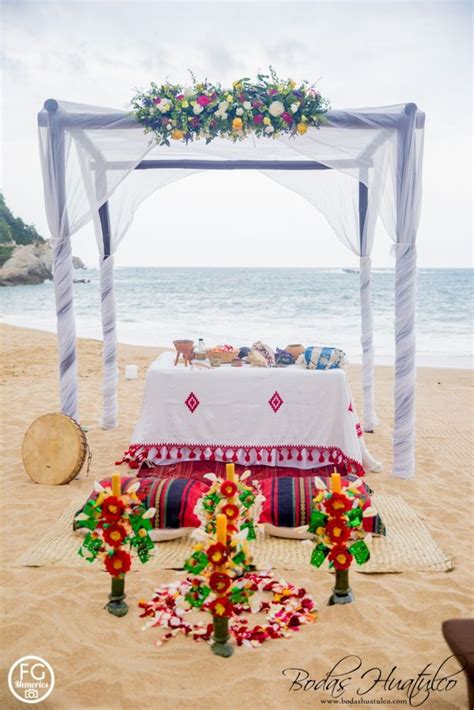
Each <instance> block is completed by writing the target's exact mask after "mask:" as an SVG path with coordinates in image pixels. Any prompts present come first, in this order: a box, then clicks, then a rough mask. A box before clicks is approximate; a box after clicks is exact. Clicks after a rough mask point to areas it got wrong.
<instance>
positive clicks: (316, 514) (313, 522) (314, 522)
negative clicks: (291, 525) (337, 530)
mask: <svg viewBox="0 0 474 710" xmlns="http://www.w3.org/2000/svg"><path fill="white" fill-rule="evenodd" d="M327 519H328V516H327V515H326V514H325V513H322V512H321V511H320V510H318V509H317V508H313V510H312V511H311V518H310V521H309V527H308V530H309V532H310V533H315V532H316V530H317V529H318V528H323V527H324V526H325V525H326V521H327Z"/></svg>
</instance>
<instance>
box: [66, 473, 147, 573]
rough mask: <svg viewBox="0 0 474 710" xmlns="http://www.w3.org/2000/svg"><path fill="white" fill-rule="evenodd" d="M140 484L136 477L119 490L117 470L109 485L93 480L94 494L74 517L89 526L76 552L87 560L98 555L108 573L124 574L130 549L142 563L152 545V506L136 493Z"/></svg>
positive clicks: (127, 566)
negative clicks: (135, 481) (123, 490)
mask: <svg viewBox="0 0 474 710" xmlns="http://www.w3.org/2000/svg"><path fill="white" fill-rule="evenodd" d="M139 487H140V482H139V481H137V483H136V484H134V485H132V486H130V487H129V488H128V490H127V491H126V492H125V493H122V492H121V488H120V474H113V476H112V483H111V487H104V486H102V485H101V484H100V483H98V482H96V483H95V484H94V490H95V491H96V492H97V493H98V495H97V498H95V499H94V498H91V499H89V500H88V501H87V503H86V504H85V505H84V507H83V509H82V512H81V513H79V514H78V515H77V516H76V518H75V520H76V526H77V527H78V528H86V529H88V530H89V532H88V533H87V535H86V537H85V538H84V540H83V542H82V545H81V547H80V548H79V554H80V555H81V557H84V559H85V560H87V562H94V560H96V559H97V557H99V558H100V559H101V560H102V561H103V563H104V567H105V569H106V570H107V572H108V573H109V574H110V575H111V577H123V575H125V574H126V573H127V572H128V571H129V570H130V567H131V565H132V557H131V551H132V550H135V551H136V553H137V555H138V558H139V560H140V562H142V563H145V562H147V561H148V560H149V558H150V550H151V549H153V541H152V540H151V538H150V534H149V531H150V530H151V528H152V523H151V520H150V518H152V517H153V515H154V514H155V509H154V508H148V509H146V507H145V506H144V505H143V503H142V502H141V500H140V499H139V498H138V496H137V493H136V492H137V490H138V488H139ZM126 548H128V550H127V549H126Z"/></svg>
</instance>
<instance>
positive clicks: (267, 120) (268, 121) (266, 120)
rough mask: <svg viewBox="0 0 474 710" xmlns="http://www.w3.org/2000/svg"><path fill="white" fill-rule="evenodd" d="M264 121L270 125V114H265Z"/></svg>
mask: <svg viewBox="0 0 474 710" xmlns="http://www.w3.org/2000/svg"><path fill="white" fill-rule="evenodd" d="M263 122H264V124H265V125H266V126H269V125H270V123H271V121H270V119H269V118H268V116H265V118H264V119H263Z"/></svg>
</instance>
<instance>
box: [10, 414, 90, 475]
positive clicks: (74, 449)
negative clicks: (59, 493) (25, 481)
mask: <svg viewBox="0 0 474 710" xmlns="http://www.w3.org/2000/svg"><path fill="white" fill-rule="evenodd" d="M86 453H87V441H86V436H85V434H84V432H83V431H82V429H81V427H80V425H79V424H78V423H77V422H76V421H75V420H74V419H72V417H68V416H67V415H66V414H59V413H58V414H44V415H43V416H41V417H38V419H35V421H34V422H33V423H32V424H31V425H30V427H29V429H28V431H27V432H26V434H25V438H24V439H23V446H22V452H21V454H22V459H23V465H24V467H25V470H26V472H27V474H28V476H29V477H30V478H31V480H32V481H34V482H35V483H42V484H44V485H48V486H59V485H62V484H63V483H69V481H72V479H73V478H74V477H75V476H77V474H78V473H79V471H80V470H81V468H82V466H83V465H84V461H85V458H86Z"/></svg>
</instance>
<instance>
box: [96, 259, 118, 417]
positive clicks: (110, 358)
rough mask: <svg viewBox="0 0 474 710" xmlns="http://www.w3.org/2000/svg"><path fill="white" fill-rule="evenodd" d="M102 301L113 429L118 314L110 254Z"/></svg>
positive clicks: (107, 408)
mask: <svg viewBox="0 0 474 710" xmlns="http://www.w3.org/2000/svg"><path fill="white" fill-rule="evenodd" d="M100 301H101V314H102V335H103V339H104V345H103V364H104V381H103V384H102V393H103V397H104V401H103V414H102V426H103V428H104V429H113V428H114V427H116V426H117V423H118V400H117V384H118V367H117V326H116V323H117V316H116V312H115V292H114V257H113V256H108V257H106V258H103V259H102V260H101V262H100Z"/></svg>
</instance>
